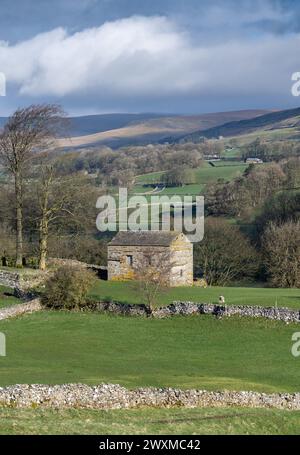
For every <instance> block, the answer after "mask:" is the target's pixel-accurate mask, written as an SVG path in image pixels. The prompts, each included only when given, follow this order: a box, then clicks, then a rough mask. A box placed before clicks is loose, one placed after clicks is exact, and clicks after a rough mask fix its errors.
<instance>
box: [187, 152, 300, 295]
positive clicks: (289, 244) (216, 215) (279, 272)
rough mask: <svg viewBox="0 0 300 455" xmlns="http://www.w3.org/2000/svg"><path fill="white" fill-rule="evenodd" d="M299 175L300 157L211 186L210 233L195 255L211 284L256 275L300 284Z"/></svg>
mask: <svg viewBox="0 0 300 455" xmlns="http://www.w3.org/2000/svg"><path fill="white" fill-rule="evenodd" d="M299 179H300V158H296V157H293V158H290V159H285V160H281V161H280V162H278V163H274V162H272V163H269V164H267V165H264V166H259V165H258V166H254V165H252V166H249V167H248V168H247V170H246V171H245V173H244V175H242V176H240V177H238V178H236V179H235V180H234V181H232V182H223V181H219V182H218V183H215V184H211V185H209V186H208V188H207V193H206V215H207V216H208V218H207V220H206V229H205V238H204V241H203V242H201V243H200V244H199V245H197V247H196V255H195V258H196V266H197V269H199V270H200V272H201V273H203V274H204V276H205V277H206V278H207V280H208V282H209V283H214V284H222V283H224V282H228V281H230V280H232V279H243V278H247V279H249V278H250V279H251V278H252V279H253V278H256V279H259V280H266V279H267V280H268V281H269V282H270V283H271V284H272V285H274V286H280V287H283V286H287V287H294V286H300V249H299V246H300V241H299V222H300V191H299V190H300V188H299ZM228 218H229V219H230V218H232V220H235V223H234V224H230V222H229V221H228ZM222 219H223V221H221V220H222Z"/></svg>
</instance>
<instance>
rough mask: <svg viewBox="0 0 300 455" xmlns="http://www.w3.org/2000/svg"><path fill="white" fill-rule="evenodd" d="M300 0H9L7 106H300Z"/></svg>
mask: <svg viewBox="0 0 300 455" xmlns="http://www.w3.org/2000/svg"><path fill="white" fill-rule="evenodd" d="M299 51H300V2H299V1H298V0H294V1H293V0H281V1H280V0H274V1H273V0H251V1H250V0H236V1H235V0H222V1H218V0H210V1H206V0H51V1H49V0H1V1H0V72H2V73H4V74H5V75H6V79H7V92H6V96H5V97H0V115H7V114H9V113H11V112H12V110H13V109H15V108H16V107H17V106H22V105H26V104H28V103H37V102H46V101H47V102H48V101H49V102H58V103H60V104H62V105H63V106H64V108H65V109H66V110H67V111H68V112H69V113H70V114H73V115H80V114H87V113H104V112H164V113H202V112H213V111H225V110H234V109H247V108H289V107H294V106H298V105H300V97H299V98H298V97H293V96H292V95H291V86H292V82H291V75H292V73H294V72H297V71H299V72H300V52H299Z"/></svg>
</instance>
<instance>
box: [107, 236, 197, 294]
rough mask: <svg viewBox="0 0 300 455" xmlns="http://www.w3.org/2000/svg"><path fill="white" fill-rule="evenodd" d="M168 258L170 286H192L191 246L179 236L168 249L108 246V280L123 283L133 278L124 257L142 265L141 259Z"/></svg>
mask: <svg viewBox="0 0 300 455" xmlns="http://www.w3.org/2000/svg"><path fill="white" fill-rule="evenodd" d="M145 255H146V256H151V255H152V256H153V257H154V258H156V259H157V258H158V257H159V256H160V255H161V256H162V258H164V256H165V257H168V259H163V260H168V261H169V263H170V272H169V274H170V285H171V286H192V284H193V245H192V243H190V242H189V241H188V240H187V238H186V237H184V236H182V237H181V236H180V237H178V239H176V240H175V241H174V242H172V244H171V245H170V246H168V247H162V246H130V245H128V246H127V245H126V246H124V245H122V246H117V245H108V259H107V261H108V262H107V263H108V279H109V280H114V281H118V280H120V281H125V280H130V279H132V278H133V275H134V271H133V267H132V266H130V264H128V262H127V260H126V257H127V256H132V258H133V266H134V263H142V262H143V257H145Z"/></svg>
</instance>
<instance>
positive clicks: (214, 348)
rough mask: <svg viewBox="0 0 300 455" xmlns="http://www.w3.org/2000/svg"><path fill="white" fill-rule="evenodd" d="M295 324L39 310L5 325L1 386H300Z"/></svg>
mask: <svg viewBox="0 0 300 455" xmlns="http://www.w3.org/2000/svg"><path fill="white" fill-rule="evenodd" d="M297 330H299V327H298V325H296V324H290V325H285V324H284V323H281V322H276V321H269V320H263V319H257V320H253V319H239V318H224V319H220V320H217V319H215V318H214V317H212V316H192V317H173V318H170V319H164V320H159V319H143V318H134V317H132V318H129V317H118V316H109V315H103V314H92V313H64V312H41V313H34V314H31V315H26V316H22V317H20V318H16V319H9V320H5V321H1V322H0V331H1V332H3V333H4V334H5V335H6V343H7V356H6V357H0V386H4V385H8V384H16V383H44V384H45V383H46V384H47V383H50V384H61V383H70V382H71V383H74V382H75V383H77V382H82V383H86V384H99V383H101V382H111V383H118V384H121V385H123V386H126V387H130V388H134V387H139V386H156V387H161V386H162V387H180V388H201V389H209V390H223V389H228V390H257V391H264V392H279V391H281V392H285V391H286V392H293V391H297V390H299V368H300V363H299V362H300V360H299V359H297V358H294V357H293V356H292V355H291V346H292V341H291V337H292V334H293V333H294V332H295V331H297Z"/></svg>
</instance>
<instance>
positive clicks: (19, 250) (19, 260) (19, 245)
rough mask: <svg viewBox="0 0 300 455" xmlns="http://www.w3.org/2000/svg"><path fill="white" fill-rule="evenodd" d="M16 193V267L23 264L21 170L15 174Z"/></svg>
mask: <svg viewBox="0 0 300 455" xmlns="http://www.w3.org/2000/svg"><path fill="white" fill-rule="evenodd" d="M15 194H16V267H22V265H23V194H22V178H21V175H20V172H19V171H17V172H16V174H15Z"/></svg>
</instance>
